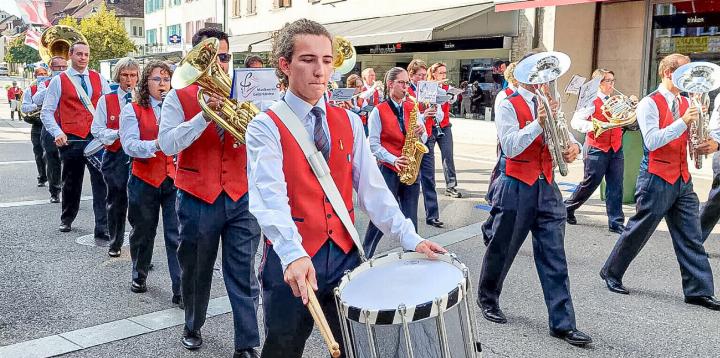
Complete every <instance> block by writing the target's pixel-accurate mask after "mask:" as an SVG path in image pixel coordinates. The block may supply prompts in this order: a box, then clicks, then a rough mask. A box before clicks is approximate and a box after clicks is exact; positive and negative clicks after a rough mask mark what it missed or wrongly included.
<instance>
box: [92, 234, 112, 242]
mask: <svg viewBox="0 0 720 358" xmlns="http://www.w3.org/2000/svg"><path fill="white" fill-rule="evenodd" d="M95 240H100V241H110V235H95Z"/></svg>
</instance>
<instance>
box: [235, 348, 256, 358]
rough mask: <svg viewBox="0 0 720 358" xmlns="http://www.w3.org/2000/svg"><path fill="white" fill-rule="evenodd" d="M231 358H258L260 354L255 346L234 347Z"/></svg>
mask: <svg viewBox="0 0 720 358" xmlns="http://www.w3.org/2000/svg"><path fill="white" fill-rule="evenodd" d="M233 358H260V354H259V353H258V352H257V351H256V350H255V348H248V349H236V350H235V354H233Z"/></svg>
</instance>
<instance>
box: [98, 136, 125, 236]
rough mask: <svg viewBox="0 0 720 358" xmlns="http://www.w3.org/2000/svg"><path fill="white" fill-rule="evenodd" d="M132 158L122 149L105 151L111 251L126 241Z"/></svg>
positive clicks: (103, 172)
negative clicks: (126, 218)
mask: <svg viewBox="0 0 720 358" xmlns="http://www.w3.org/2000/svg"><path fill="white" fill-rule="evenodd" d="M129 162H130V157H128V156H127V154H125V152H124V151H123V150H122V149H118V151H117V152H111V151H109V150H106V151H105V155H104V156H103V161H102V174H103V178H104V179H105V184H106V186H107V215H108V233H109V234H110V250H120V248H121V247H122V245H123V242H124V241H125V217H126V216H127V209H128V187H127V184H128V178H129V176H130V164H129Z"/></svg>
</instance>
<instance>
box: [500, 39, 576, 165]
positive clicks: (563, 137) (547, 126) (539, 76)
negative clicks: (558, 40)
mask: <svg viewBox="0 0 720 358" xmlns="http://www.w3.org/2000/svg"><path fill="white" fill-rule="evenodd" d="M568 69H570V57H568V55H566V54H564V53H562V52H554V51H550V52H541V53H538V54H535V55H532V56H529V57H527V58H525V59H524V60H522V61H520V62H519V63H518V64H517V66H516V67H515V71H514V72H513V75H514V76H515V79H516V80H518V82H520V83H524V84H527V85H532V86H533V87H534V88H535V93H536V94H537V97H538V98H539V99H540V101H541V102H542V106H543V107H544V108H545V112H546V113H547V119H546V120H545V122H544V125H543V133H544V135H545V143H547V146H548V150H549V151H550V155H551V156H552V159H553V163H554V165H556V166H557V168H558V171H559V172H560V175H562V176H566V175H567V174H568V166H567V163H565V160H564V159H563V152H564V151H565V150H567V149H568V148H569V147H570V143H571V141H570V132H569V131H568V126H567V122H566V121H565V114H563V111H562V108H560V93H559V92H558V89H557V82H556V80H557V78H558V77H560V76H562V75H563V74H564V73H565V72H567V70H568ZM551 100H552V101H556V102H557V103H558V109H557V111H553V110H552V107H551V106H550V101H551Z"/></svg>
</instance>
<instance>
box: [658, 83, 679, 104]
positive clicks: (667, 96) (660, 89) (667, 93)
mask: <svg viewBox="0 0 720 358" xmlns="http://www.w3.org/2000/svg"><path fill="white" fill-rule="evenodd" d="M658 92H660V94H661V95H663V97H665V100H666V101H667V103H670V104H672V103H673V100H675V97H676V96H675V95H674V94H672V92H670V91H669V90H668V89H667V88H665V86H663V85H662V84H660V85H659V86H658Z"/></svg>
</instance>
